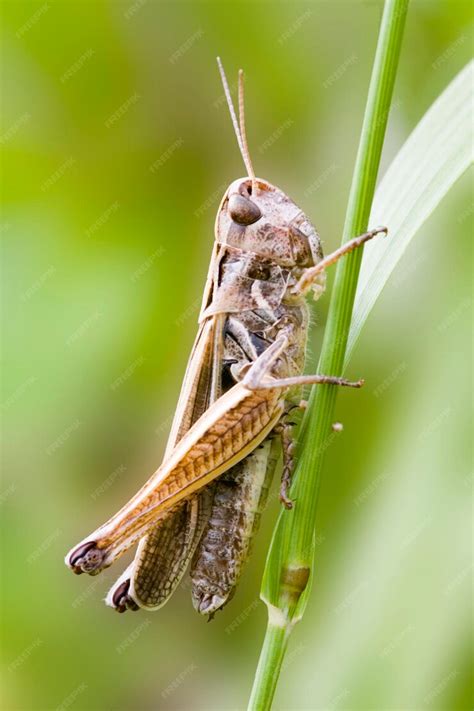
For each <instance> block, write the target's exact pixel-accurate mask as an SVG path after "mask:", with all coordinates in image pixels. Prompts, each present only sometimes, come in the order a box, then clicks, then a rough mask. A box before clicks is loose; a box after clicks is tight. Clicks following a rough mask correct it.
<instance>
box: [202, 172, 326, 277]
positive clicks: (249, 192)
mask: <svg viewBox="0 0 474 711" xmlns="http://www.w3.org/2000/svg"><path fill="white" fill-rule="evenodd" d="M216 240H217V241H218V242H219V243H221V244H228V245H229V246H231V247H235V248H236V249H239V250H242V251H244V252H252V253H253V254H257V255H259V256H261V257H262V259H269V260H271V261H272V262H275V263H276V264H279V265H280V266H282V267H286V268H290V269H292V268H294V267H300V268H305V267H309V266H313V265H314V264H317V263H318V262H319V261H320V260H321V259H322V257H323V253H322V249H321V241H320V239H319V236H318V234H317V232H316V230H315V229H314V227H313V225H312V224H311V222H310V221H309V220H308V218H307V217H306V215H305V214H304V212H303V211H302V210H300V208H299V207H298V206H297V205H296V204H295V203H294V202H293V200H291V199H290V198H289V197H288V196H287V195H286V194H285V193H284V192H283V191H282V190H280V189H279V188H277V187H275V186H274V185H271V183H269V182H267V181H266V180H262V179H260V178H253V179H252V178H250V177H248V178H240V179H239V180H235V181H234V182H233V183H232V184H231V185H230V186H229V188H228V189H227V191H226V193H225V195H224V198H223V200H222V202H221V205H220V208H219V211H218V213H217V219H216Z"/></svg>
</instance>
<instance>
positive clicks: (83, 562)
mask: <svg viewBox="0 0 474 711" xmlns="http://www.w3.org/2000/svg"><path fill="white" fill-rule="evenodd" d="M104 557H105V553H104V551H101V550H100V548H98V547H97V544H96V542H95V541H88V542H87V543H81V545H80V546H78V547H77V548H74V549H73V550H72V551H71V553H69V554H68V556H67V557H66V564H67V565H68V566H69V567H70V568H71V570H72V571H73V573H75V574H76V575H81V573H89V575H97V573H99V572H100V568H101V566H102V563H103V560H104Z"/></svg>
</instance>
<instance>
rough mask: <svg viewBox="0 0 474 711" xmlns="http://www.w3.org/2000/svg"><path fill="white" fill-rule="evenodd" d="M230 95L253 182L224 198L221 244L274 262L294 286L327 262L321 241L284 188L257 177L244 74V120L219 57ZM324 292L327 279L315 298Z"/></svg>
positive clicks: (242, 182) (243, 181) (235, 186)
mask: <svg viewBox="0 0 474 711" xmlns="http://www.w3.org/2000/svg"><path fill="white" fill-rule="evenodd" d="M217 63H218V65H219V71H220V74H221V78H222V85H223V87H224V93H225V96H226V99H227V104H228V106H229V112H230V116H231V119H232V124H233V127H234V132H235V136H236V138H237V143H238V146H239V150H240V153H241V155H242V159H243V161H244V165H245V167H246V169H247V173H248V177H246V178H240V179H239V180H235V181H234V182H233V183H231V185H230V186H229V188H228V189H227V192H226V193H225V195H224V198H223V200H222V202H221V205H220V207H219V211H218V213H217V218H216V242H217V243H219V244H225V245H228V246H229V247H233V248H234V249H236V250H239V251H240V252H241V253H245V252H247V253H249V256H251V255H253V256H254V257H255V256H256V257H260V258H261V259H262V261H265V260H266V261H271V262H273V264H274V265H277V266H278V267H280V268H281V269H285V270H289V271H290V272H291V274H289V275H288V276H289V280H288V282H287V283H288V285H290V284H291V283H293V284H294V280H295V279H298V275H300V274H301V272H302V270H304V269H305V268H307V267H311V266H314V265H316V264H317V263H318V262H320V261H321V259H322V258H323V252H322V249H321V241H320V239H319V236H318V233H317V232H316V230H315V229H314V227H313V225H312V224H311V222H310V221H309V220H308V219H307V217H306V215H305V214H304V212H302V210H300V209H299V207H298V206H297V205H296V204H295V203H294V202H293V201H292V200H290V198H289V197H288V196H287V195H286V194H285V193H284V192H283V191H282V190H280V189H279V188H277V187H275V186H274V185H271V183H269V182H267V181H266V180H262V179H260V178H257V177H255V172H254V169H253V165H252V161H251V159H250V153H249V148H248V144H247V135H246V129H245V115H244V113H245V112H244V75H243V72H242V70H239V119H238V120H237V115H236V113H235V109H234V105H233V102H232V97H231V94H230V89H229V83H228V81H227V77H226V75H225V72H224V68H223V66H222V62H221V60H220V59H219V57H218V58H217ZM323 291H324V275H322V276H321V278H320V279H318V280H317V282H315V283H314V285H313V292H314V297H315V298H319V296H320V295H321V293H322V292H323Z"/></svg>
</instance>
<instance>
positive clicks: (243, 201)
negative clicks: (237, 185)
mask: <svg viewBox="0 0 474 711" xmlns="http://www.w3.org/2000/svg"><path fill="white" fill-rule="evenodd" d="M229 214H230V216H231V218H232V219H233V220H234V222H237V224H239V225H252V224H253V223H254V222H257V220H259V219H260V218H261V216H262V213H261V212H260V208H259V207H258V205H256V204H255V203H254V202H252V200H249V198H247V197H244V196H243V195H238V194H237V193H234V194H233V195H231V196H230V197H229Z"/></svg>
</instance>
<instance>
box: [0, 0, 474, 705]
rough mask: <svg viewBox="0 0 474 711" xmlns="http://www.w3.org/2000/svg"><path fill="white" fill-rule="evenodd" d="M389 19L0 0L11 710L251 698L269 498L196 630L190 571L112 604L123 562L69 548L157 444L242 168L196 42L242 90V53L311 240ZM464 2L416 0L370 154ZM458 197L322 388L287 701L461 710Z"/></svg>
mask: <svg viewBox="0 0 474 711" xmlns="http://www.w3.org/2000/svg"><path fill="white" fill-rule="evenodd" d="M380 16H381V4H380V3H378V2H372V1H366V2H363V1H362V2H355V1H354V2H333V3H328V2H302V3H300V2H279V3H271V2H235V1H233V0H232V1H228V2H156V1H155V0H126V1H125V2H118V1H115V2H114V1H112V0H110V1H107V2H106V1H101V0H88V1H87V0H84V1H83V2H74V1H71V2H59V0H48V1H47V2H44V3H42V2H41V0H39V2H34V3H30V2H19V1H17V2H7V3H4V4H3V22H2V70H3V71H2V109H3V111H2V114H3V116H2V128H1V142H0V143H1V147H2V150H3V159H2V168H3V175H4V181H3V200H2V216H1V222H0V226H1V232H2V238H3V249H4V252H3V256H4V259H3V315H4V325H3V373H4V377H3V382H2V398H1V403H2V410H3V422H4V424H3V465H4V466H3V476H2V483H1V490H0V508H1V516H2V563H3V565H2V570H3V573H2V586H1V587H2V610H3V611H2V627H3V630H2V657H3V669H4V672H3V673H4V682H3V702H2V703H3V708H4V709H6V710H8V711H10V710H11V711H14V710H21V711H27V710H30V709H31V710H40V709H41V710H42V709H69V708H70V709H75V710H91V711H92V710H93V711H96V710H97V711H98V710H102V709H116V710H117V711H121V710H124V711H125V710H129V709H130V710H131V709H140V710H142V709H143V710H148V709H180V710H182V709H203V710H204V709H215V710H220V709H242V708H245V706H246V702H247V698H248V694H249V690H250V687H251V683H252V679H253V673H254V669H255V666H256V662H257V659H258V654H259V648H260V644H261V641H262V639H263V633H264V627H265V620H266V611H265V608H264V606H263V604H262V603H259V602H258V593H259V584H260V578H261V574H262V570H263V563H264V559H265V554H266V550H267V547H268V543H269V539H270V535H271V531H272V527H273V524H274V522H275V518H276V515H277V509H278V507H277V504H276V503H275V500H274V503H273V505H272V506H270V507H269V508H268V509H267V511H266V513H265V517H264V520H263V524H262V528H261V530H260V533H259V536H258V539H257V541H256V543H255V550H254V555H253V557H252V559H251V562H250V564H249V565H248V567H247V570H246V572H245V575H244V577H243V580H242V582H241V585H240V587H239V589H238V592H237V594H236V596H235V598H234V600H233V601H232V603H231V604H230V605H229V606H228V607H227V608H226V609H225V610H224V611H223V612H222V613H221V614H219V615H217V617H216V619H215V620H214V621H213V623H212V624H210V625H208V624H206V622H205V620H204V619H201V618H200V617H199V616H198V615H196V613H195V612H194V611H193V609H192V606H191V601H190V594H189V589H187V587H186V585H184V586H183V587H182V589H180V590H179V591H178V593H177V594H176V595H175V597H174V598H173V599H172V601H171V602H170V603H169V604H168V606H167V607H166V608H164V609H163V610H161V611H160V612H158V613H155V614H146V613H144V612H142V613H138V614H132V613H127V614H126V615H122V616H118V615H117V614H114V613H113V612H112V611H111V610H109V609H107V608H106V607H105V606H104V605H103V603H102V602H101V600H102V598H103V596H104V595H105V593H106V591H107V589H108V586H109V585H110V584H111V583H112V582H113V581H114V579H115V577H116V576H117V575H118V573H119V572H120V570H121V569H122V567H123V565H124V564H125V561H124V562H123V565H122V561H120V563H119V564H117V565H116V566H115V567H114V568H112V569H109V570H107V571H106V572H105V573H104V574H103V575H101V576H99V577H97V578H88V577H86V576H82V577H80V578H76V577H74V576H73V575H72V574H71V573H70V572H69V571H68V570H67V569H66V568H65V566H64V564H63V562H62V560H63V556H64V554H65V553H66V551H67V550H68V549H69V548H70V546H71V545H73V544H74V543H76V542H77V541H79V540H80V539H81V538H82V537H83V536H84V535H85V534H86V533H88V532H89V531H91V530H93V529H94V528H95V527H96V526H97V525H98V524H99V523H101V522H102V521H103V520H105V519H106V518H107V517H108V516H109V515H110V514H111V513H112V512H114V511H115V510H116V509H117V508H118V507H119V505H121V504H122V503H123V502H125V500H127V499H128V497H129V496H130V495H131V494H132V493H133V492H134V491H135V490H136V488H137V487H138V486H139V485H140V484H141V483H142V482H143V481H144V480H145V479H146V477H147V476H148V475H149V473H150V472H151V471H153V470H154V468H156V466H157V465H158V464H159V463H160V458H161V456H162V453H163V448H164V444H165V441H166V437H167V433H168V428H169V424H170V418H171V416H172V414H173V411H174V407H175V404H176V399H177V395H178V391H179V388H180V382H181V379H182V376H183V371H184V368H185V364H186V361H187V357H188V353H189V350H190V347H191V343H192V341H193V338H194V334H195V331H196V319H197V315H198V307H199V302H200V297H201V293H202V288H203V284H204V279H205V275H206V271H207V264H208V260H209V256H210V252H211V248H212V240H213V226H214V215H215V211H216V209H217V206H218V202H219V200H220V196H221V194H222V192H223V191H224V189H225V187H226V185H227V184H228V183H229V182H231V181H232V180H233V179H235V178H236V177H239V176H241V175H243V174H244V172H245V171H244V169H243V167H242V164H241V159H240V156H239V153H238V150H237V146H236V142H235V138H234V136H233V132H232V128H231V123H230V120H229V116H228V113H227V109H226V106H225V104H224V102H223V96H222V89H221V86H220V81H219V77H218V72H217V69H216V64H215V56H216V55H217V54H220V55H221V56H222V59H223V61H224V64H225V67H226V69H227V72H228V74H229V76H230V82H231V84H232V86H235V79H236V76H237V69H238V68H239V67H240V66H243V68H244V69H245V70H246V76H247V129H248V134H249V143H250V147H251V152H252V154H253V160H254V164H255V166H256V171H257V174H258V175H260V176H262V177H265V178H267V179H268V180H270V181H271V182H273V183H275V184H277V185H279V186H280V187H282V188H283V189H284V190H285V191H286V192H288V194H289V195H290V196H292V197H293V199H295V200H296V202H297V203H298V204H299V205H300V206H301V207H302V208H303V209H304V210H305V211H306V212H307V213H308V215H309V216H310V218H311V219H312V220H313V222H314V223H315V225H316V226H317V227H318V229H319V231H320V233H321V235H322V237H323V244H324V248H325V250H326V251H327V252H329V251H331V250H332V249H334V248H335V247H336V246H337V245H338V244H339V241H340V234H341V229H342V224H343V219H344V214H345V208H346V202H347V196H348V189H349V185H350V179H351V174H352V169H353V164H354V158H355V152H356V148H357V143H358V138H359V131H360V126H361V120H362V114H363V109H364V105H365V99H366V91H367V86H368V80H369V76H370V70H371V65H372V60H373V55H374V48H375V44H376V39H377V31H378V25H379V21H380ZM471 21H472V17H471V9H470V4H469V3H461V2H447V1H446V2H434V1H432V2H429V1H428V2H413V3H412V4H411V7H410V10H409V15H408V22H407V29H406V37H405V42H404V47H403V51H402V59H401V65H400V70H399V76H398V79H397V83H396V87H395V96H394V105H393V110H392V113H391V116H390V121H389V126H388V134H387V140H386V145H385V150H384V158H383V165H382V171H383V170H384V169H385V167H386V166H387V165H388V164H389V162H390V160H391V159H392V158H393V156H394V155H395V154H396V152H397V150H398V148H399V147H400V146H401V145H402V143H403V141H404V140H405V138H406V137H407V136H408V134H409V133H410V131H411V130H412V129H413V128H414V126H415V125H416V123H417V122H418V120H419V119H420V118H421V117H422V115H423V114H424V112H425V111H426V109H427V108H428V107H429V106H430V104H431V103H432V102H433V100H434V99H435V98H436V97H437V96H438V94H439V93H440V92H441V91H442V90H443V89H444V88H445V86H446V85H447V84H448V83H449V81H450V80H451V79H452V78H453V77H454V76H455V75H456V74H457V72H458V71H459V70H460V69H461V68H462V67H463V66H464V64H465V63H466V61H467V60H468V59H469V56H470V50H471V47H472V26H471ZM433 150H434V151H435V150H436V146H433ZM470 188H471V185H470V182H469V176H464V178H463V179H462V180H460V181H459V183H458V184H457V185H456V186H455V188H454V189H453V190H452V191H451V193H450V194H449V196H448V197H447V199H446V200H445V201H444V202H443V203H442V205H441V206H440V207H439V209H438V210H437V211H436V213H435V214H434V215H433V216H432V217H431V218H430V220H429V221H428V223H427V224H426V225H425V226H424V228H423V230H422V232H421V233H420V234H419V235H418V236H417V238H416V240H415V241H414V242H413V244H412V246H411V247H410V249H409V251H408V252H407V254H406V255H405V257H404V259H403V261H402V262H401V263H400V266H399V268H398V270H397V273H396V274H395V275H394V276H393V277H392V279H391V281H390V283H389V285H388V286H387V288H386V289H385V291H384V293H383V295H382V297H381V299H380V300H379V302H378V304H377V307H376V309H375V311H374V313H373V315H372V316H371V318H370V321H369V323H368V325H367V327H366V329H365V331H364V333H363V336H362V338H361V340H360V342H359V344H358V347H357V352H356V355H355V357H354V359H353V361H352V363H351V368H350V375H351V376H354V377H359V376H364V377H365V378H366V381H367V385H366V387H365V388H364V390H363V391H361V392H344V393H341V394H340V397H339V401H338V407H337V417H338V419H339V420H341V421H342V422H344V425H345V429H344V432H343V433H342V434H341V436H340V437H339V438H338V439H337V441H336V442H337V443H336V444H334V446H332V447H330V448H329V450H328V452H327V459H326V466H325V478H324V481H323V487H322V492H321V497H320V508H319V520H318V536H319V537H318V542H319V545H318V549H317V552H318V555H317V570H316V575H315V584H314V588H313V593H312V600H311V602H310V605H309V607H308V611H307V614H306V617H305V619H304V621H303V623H302V624H300V625H299V627H298V628H297V630H296V631H295V633H294V635H293V637H292V640H291V645H290V648H289V651H288V656H287V660H286V662H285V664H284V668H283V672H282V677H281V683H280V685H279V688H278V692H277V696H276V700H275V708H276V709H346V710H349V709H350V710H354V711H355V710H361V711H362V710H366V709H383V710H385V709H407V710H410V711H411V710H412V709H425V708H427V709H443V710H445V709H449V710H458V709H459V710H461V709H463V710H464V709H469V708H471V703H472V700H470V696H469V687H470V674H471V666H470V619H471V618H470V600H471V588H470V581H471V572H472V549H471V543H470V525H469V524H470V511H471V508H470V506H471V505H470V490H471V485H472V469H471V461H470V438H471V428H470V424H471V422H470V410H469V402H470V397H469V391H470V388H469V384H470V374H471V366H470V363H471V357H470V354H471V350H470V349H471V345H470V339H469V326H470V312H471V305H472V301H471V292H470V259H469V256H470V250H471V230H472V214H473V202H472V199H473V198H472V193H471V190H470ZM389 227H390V225H389ZM330 283H331V280H330ZM328 300H329V299H328V296H327V297H326V298H325V299H323V300H322V301H321V302H319V303H318V309H317V314H316V316H315V325H314V330H313V334H312V341H311V358H310V360H311V363H310V364H309V365H308V367H310V365H311V364H312V365H314V363H315V361H317V352H318V345H319V344H320V342H321V335H322V330H323V328H324V322H325V315H326V312H327V305H328Z"/></svg>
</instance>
